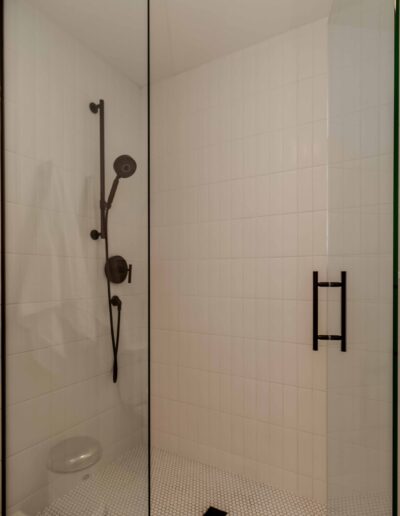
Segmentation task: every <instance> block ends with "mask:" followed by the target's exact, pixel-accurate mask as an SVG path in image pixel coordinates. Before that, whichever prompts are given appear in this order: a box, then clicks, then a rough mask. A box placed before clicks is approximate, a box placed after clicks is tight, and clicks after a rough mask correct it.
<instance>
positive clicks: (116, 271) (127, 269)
mask: <svg viewBox="0 0 400 516" xmlns="http://www.w3.org/2000/svg"><path fill="white" fill-rule="evenodd" d="M104 270H105V273H106V276H107V278H108V279H109V280H110V281H111V282H112V283H123V282H124V281H125V280H126V278H128V283H132V264H129V265H128V263H127V261H126V260H125V258H123V257H122V256H111V258H109V259H108V262H107V263H106V265H105V268H104Z"/></svg>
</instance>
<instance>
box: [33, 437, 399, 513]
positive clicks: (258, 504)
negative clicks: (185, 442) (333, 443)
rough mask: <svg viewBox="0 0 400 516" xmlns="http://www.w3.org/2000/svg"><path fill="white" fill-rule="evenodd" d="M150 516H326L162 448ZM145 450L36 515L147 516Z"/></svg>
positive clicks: (380, 507)
mask: <svg viewBox="0 0 400 516" xmlns="http://www.w3.org/2000/svg"><path fill="white" fill-rule="evenodd" d="M151 499H152V507H151V514H152V516H201V515H202V514H204V512H205V511H206V510H207V509H208V507H210V506H214V507H217V508H219V509H221V510H224V511H226V512H228V515H229V516H248V515H251V516H326V515H327V509H326V507H324V506H322V505H320V504H317V503H315V502H313V501H312V500H308V499H305V498H301V497H298V496H295V495H293V494H290V493H287V492H285V491H281V490H279V489H274V488H271V487H269V486H266V485H264V484H260V483H257V482H253V481H251V480H248V479H245V478H243V477H241V476H239V475H233V474H230V473H227V472H225V471H221V470H219V469H217V468H213V467H210V466H207V465H204V464H200V463H199V462H196V461H193V460H188V459H185V458H182V457H179V456H177V455H173V454H171V453H168V452H166V451H163V450H154V451H153V453H152V497H151ZM388 508H389V505H388V504H387V503H382V500H381V498H379V499H377V498H376V497H375V498H371V499H370V500H369V501H368V502H367V501H366V500H364V503H360V500H359V499H358V501H357V499H351V500H347V501H346V502H345V503H344V502H343V503H341V504H337V505H335V508H334V510H330V511H329V514H330V515H331V516H387V515H389V514H390V512H386V511H387V510H388ZM147 515H148V506H147V451H146V448H145V447H140V448H135V449H132V450H131V451H130V452H128V453H126V454H124V455H123V456H122V457H120V458H119V459H118V460H116V461H115V462H113V463H112V464H109V465H107V466H106V467H104V468H103V469H102V470H101V471H100V472H98V473H97V474H96V475H94V476H93V477H92V478H90V479H88V480H86V481H85V482H82V483H81V484H79V485H78V486H77V487H76V488H74V489H73V490H72V491H71V492H70V493H69V494H67V495H65V496H63V497H62V498H60V499H59V500H56V501H55V502H54V503H53V504H52V505H51V506H50V507H48V508H47V509H45V510H44V511H43V512H42V513H40V515H38V516H147Z"/></svg>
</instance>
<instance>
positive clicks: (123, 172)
mask: <svg viewBox="0 0 400 516" xmlns="http://www.w3.org/2000/svg"><path fill="white" fill-rule="evenodd" d="M136 166H137V165H136V161H135V160H134V159H133V158H131V157H130V156H128V155H127V154H123V155H122V156H118V158H117V159H116V160H115V161H114V170H115V173H116V174H117V177H116V178H115V179H114V181H113V184H112V187H111V191H110V195H109V196H108V200H107V206H108V209H110V208H111V204H112V202H113V200H114V196H115V192H116V191H117V188H118V183H119V180H120V179H121V178H127V177H131V176H132V175H133V174H134V173H135V171H136Z"/></svg>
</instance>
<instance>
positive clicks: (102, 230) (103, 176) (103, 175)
mask: <svg viewBox="0 0 400 516" xmlns="http://www.w3.org/2000/svg"><path fill="white" fill-rule="evenodd" d="M99 109H100V214H101V215H100V216H101V219H100V224H101V227H100V233H101V238H106V221H105V213H104V210H105V205H106V185H105V183H106V171H105V141H104V131H105V129H104V100H102V99H100V102H99Z"/></svg>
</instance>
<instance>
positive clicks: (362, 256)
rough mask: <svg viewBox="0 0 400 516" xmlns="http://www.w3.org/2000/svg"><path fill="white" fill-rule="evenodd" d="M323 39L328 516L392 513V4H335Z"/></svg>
mask: <svg viewBox="0 0 400 516" xmlns="http://www.w3.org/2000/svg"><path fill="white" fill-rule="evenodd" d="M329 41H330V43H329V52H330V56H329V57H330V59H329V63H330V70H329V71H330V84H329V89H330V96H329V111H330V113H329V133H330V138H329V141H330V145H329V147H330V148H329V174H328V176H329V180H328V190H329V191H328V195H329V207H328V215H329V216H328V221H329V222H328V232H329V238H328V257H329V258H328V281H331V282H336V281H341V280H340V278H341V272H342V271H345V272H346V273H347V310H345V309H346V306H343V305H342V302H343V299H341V295H340V292H341V290H342V289H340V288H329V289H327V290H328V328H327V333H328V334H331V335H332V334H333V335H341V332H343V331H344V330H345V331H346V337H347V338H346V344H347V349H346V351H345V352H344V350H343V349H342V346H341V342H340V341H332V342H329V344H328V403H327V406H328V432H327V436H328V443H327V446H328V500H329V510H328V513H329V515H338V516H342V515H349V516H353V515H354V516H355V515H356V514H357V515H358V514H363V515H371V516H372V515H374V516H376V515H377V514H379V515H391V514H392V489H391V487H392V451H393V450H392V397H393V374H392V363H393V359H392V353H393V349H392V348H393V339H392V335H393V331H392V330H393V320H392V319H393V212H394V210H393V141H394V138H393V96H394V88H393V82H394V66H393V63H394V9H393V1H392V0H375V1H373V2H371V1H368V0H335V1H334V2H333V8H332V12H331V17H330V21H329ZM345 314H347V328H346V327H344V328H343V327H342V325H341V321H343V317H344V316H345Z"/></svg>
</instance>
